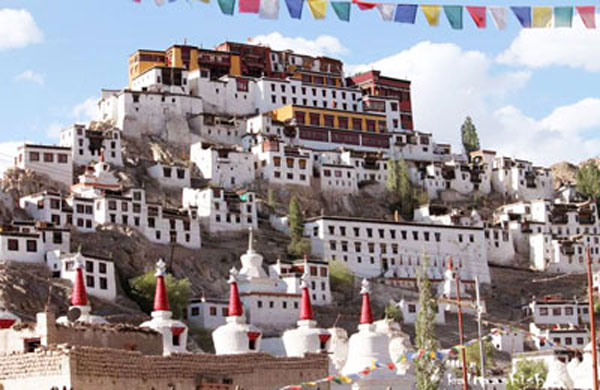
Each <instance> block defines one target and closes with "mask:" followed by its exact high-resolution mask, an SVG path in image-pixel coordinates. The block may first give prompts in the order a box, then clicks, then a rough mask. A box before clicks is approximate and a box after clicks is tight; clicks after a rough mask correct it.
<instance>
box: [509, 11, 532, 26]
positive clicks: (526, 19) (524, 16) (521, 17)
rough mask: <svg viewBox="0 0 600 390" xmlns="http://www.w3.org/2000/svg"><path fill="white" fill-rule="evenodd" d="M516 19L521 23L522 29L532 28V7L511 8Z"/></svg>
mask: <svg viewBox="0 0 600 390" xmlns="http://www.w3.org/2000/svg"><path fill="white" fill-rule="evenodd" d="M510 9H511V10H512V12H513V13H514V14H515V17H516V18H517V20H518V21H519V23H521V27H523V28H530V27H531V7H510Z"/></svg>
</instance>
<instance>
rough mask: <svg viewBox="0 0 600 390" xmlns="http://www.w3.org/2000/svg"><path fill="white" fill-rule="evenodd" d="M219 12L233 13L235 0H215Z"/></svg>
mask: <svg viewBox="0 0 600 390" xmlns="http://www.w3.org/2000/svg"><path fill="white" fill-rule="evenodd" d="M217 1H218V3H219V8H221V12H223V13H224V14H225V15H233V9H234V7H235V0H217Z"/></svg>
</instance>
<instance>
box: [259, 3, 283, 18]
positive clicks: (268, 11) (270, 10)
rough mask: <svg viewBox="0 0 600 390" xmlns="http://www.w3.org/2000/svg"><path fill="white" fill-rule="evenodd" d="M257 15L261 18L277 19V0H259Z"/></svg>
mask: <svg viewBox="0 0 600 390" xmlns="http://www.w3.org/2000/svg"><path fill="white" fill-rule="evenodd" d="M259 16H260V17H261V18H262V19H279V0H260V10H259Z"/></svg>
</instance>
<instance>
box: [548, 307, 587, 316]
mask: <svg viewBox="0 0 600 390" xmlns="http://www.w3.org/2000/svg"><path fill="white" fill-rule="evenodd" d="M578 311H579V312H580V313H581V314H588V308H587V307H582V308H581V309H578ZM539 313H540V316H542V317H546V316H548V315H549V313H552V315H553V316H562V315H563V308H562V307H554V308H552V310H549V309H548V308H547V307H540V308H539ZM564 313H565V314H564V315H566V316H572V315H573V313H574V308H572V307H565V308H564Z"/></svg>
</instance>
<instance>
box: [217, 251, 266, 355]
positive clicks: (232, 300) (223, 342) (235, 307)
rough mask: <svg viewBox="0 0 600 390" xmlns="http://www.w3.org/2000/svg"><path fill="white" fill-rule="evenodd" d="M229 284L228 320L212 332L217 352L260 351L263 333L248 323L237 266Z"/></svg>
mask: <svg viewBox="0 0 600 390" xmlns="http://www.w3.org/2000/svg"><path fill="white" fill-rule="evenodd" d="M261 261H262V260H261ZM229 285H230V290H229V309H228V311H229V312H228V316H227V319H226V321H227V322H226V324H225V325H221V326H219V327H218V328H217V329H215V330H214V332H213V333H212V338H213V344H214V345H215V352H216V354H217V355H238V354H243V353H251V352H258V351H259V350H260V340H261V337H262V333H261V332H260V330H259V329H258V328H257V327H255V326H253V325H248V324H247V323H246V319H245V317H244V309H243V307H242V302H241V301H240V294H239V291H238V287H237V271H236V270H235V268H234V269H232V270H231V271H230V277H229Z"/></svg>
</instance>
